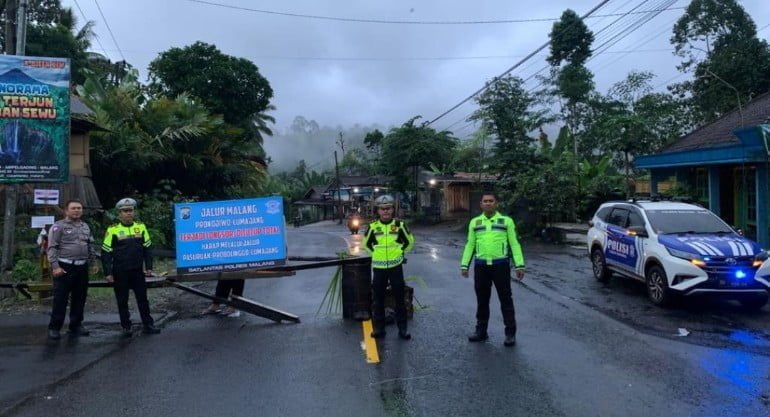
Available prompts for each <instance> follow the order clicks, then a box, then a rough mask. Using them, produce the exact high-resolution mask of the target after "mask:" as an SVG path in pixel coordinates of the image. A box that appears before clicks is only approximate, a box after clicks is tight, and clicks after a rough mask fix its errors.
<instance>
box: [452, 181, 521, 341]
mask: <svg viewBox="0 0 770 417" xmlns="http://www.w3.org/2000/svg"><path fill="white" fill-rule="evenodd" d="M481 211H482V212H483V213H481V214H480V215H479V216H476V217H474V218H472V219H471V221H470V223H469V224H468V240H467V241H466V243H465V250H464V251H463V256H462V259H461V260H460V274H461V275H462V276H463V277H464V278H468V268H469V267H470V264H471V259H472V258H476V259H475V261H474V262H473V271H474V285H473V287H474V289H475V290H476V301H477V306H476V331H475V332H474V333H473V334H472V335H470V336H469V337H468V340H469V341H471V342H482V341H484V340H487V337H488V336H487V324H488V323H489V298H490V297H491V295H492V285H493V284H494V286H495V288H496V289H497V296H498V298H499V299H500V310H501V311H502V313H503V323H504V324H505V341H504V342H503V344H504V345H505V346H513V345H515V344H516V312H515V310H514V307H513V296H512V295H511V266H512V265H513V266H514V267H515V268H516V278H518V279H519V280H522V279H524V255H523V253H522V251H521V245H519V239H518V237H517V236H516V224H515V223H514V222H513V219H511V218H510V217H508V216H504V215H502V214H500V213H499V212H498V211H497V197H496V196H495V194H494V193H492V192H485V193H484V194H483V195H482V197H481Z"/></svg>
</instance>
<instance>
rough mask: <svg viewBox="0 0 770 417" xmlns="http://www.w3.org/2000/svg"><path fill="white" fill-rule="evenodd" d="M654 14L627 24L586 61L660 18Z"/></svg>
mask: <svg viewBox="0 0 770 417" xmlns="http://www.w3.org/2000/svg"><path fill="white" fill-rule="evenodd" d="M677 1H678V0H662V1H661V2H659V4H661V5H662V4H666V3H667V4H668V5H671V4H674V3H676V2H677ZM652 13H654V14H650V15H647V16H643V17H641V18H638V19H636V20H634V21H633V22H629V24H627V25H625V26H624V27H622V28H621V30H620V31H616V33H613V34H612V35H611V37H610V38H609V39H607V40H606V41H605V42H604V43H602V44H601V45H599V46H598V47H596V48H594V50H593V52H594V53H593V54H592V55H591V57H590V58H588V61H586V62H590V61H592V60H594V59H595V58H596V57H597V56H599V55H601V54H602V53H604V52H606V51H607V49H608V48H611V47H612V46H614V45H615V44H617V43H618V42H620V41H621V40H623V39H624V38H625V37H626V36H628V35H630V34H631V33H633V32H634V31H636V29H638V28H639V27H641V26H642V25H644V24H645V23H647V22H649V21H650V20H652V19H653V18H655V17H656V16H658V14H660V13H659V12H657V13H656V12H652ZM613 23H614V22H613ZM605 29H606V28H605ZM602 48H604V49H602ZM547 68H548V67H544V68H541V69H540V71H538V72H537V73H535V74H532V75H530V77H529V78H527V79H528V80H529V79H530V78H532V77H534V76H535V75H537V74H538V73H540V72H542V71H544V70H545V69H547ZM543 84H544V83H543V82H542V81H541V82H540V83H539V84H538V85H536V86H534V87H532V88H531V89H529V90H528V92H532V91H533V90H535V89H536V88H538V87H540V86H541V85H543Z"/></svg>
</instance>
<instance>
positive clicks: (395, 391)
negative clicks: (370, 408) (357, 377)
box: [380, 382, 413, 417]
mask: <svg viewBox="0 0 770 417" xmlns="http://www.w3.org/2000/svg"><path fill="white" fill-rule="evenodd" d="M380 399H381V400H382V406H383V408H384V409H385V412H386V413H387V414H388V415H389V416H392V417H409V416H412V415H413V413H412V411H411V409H410V407H409V402H408V401H407V398H406V392H405V391H404V388H403V386H402V385H401V383H398V382H395V383H391V384H383V386H382V388H381V389H380Z"/></svg>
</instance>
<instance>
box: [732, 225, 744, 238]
mask: <svg viewBox="0 0 770 417" xmlns="http://www.w3.org/2000/svg"><path fill="white" fill-rule="evenodd" d="M733 230H734V231H735V233H737V234H738V235H739V236H743V229H741V228H740V227H733Z"/></svg>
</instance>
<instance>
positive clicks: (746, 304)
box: [739, 294, 768, 311]
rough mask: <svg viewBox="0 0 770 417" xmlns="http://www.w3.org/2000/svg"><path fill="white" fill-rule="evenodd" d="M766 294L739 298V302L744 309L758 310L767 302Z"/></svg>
mask: <svg viewBox="0 0 770 417" xmlns="http://www.w3.org/2000/svg"><path fill="white" fill-rule="evenodd" d="M767 299H768V296H767V294H765V295H758V296H756V297H751V298H744V299H742V300H739V301H740V303H741V306H743V308H744V309H746V310H748V311H759V310H760V309H762V307H764V306H765V304H767Z"/></svg>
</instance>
